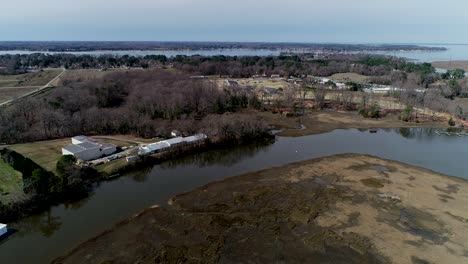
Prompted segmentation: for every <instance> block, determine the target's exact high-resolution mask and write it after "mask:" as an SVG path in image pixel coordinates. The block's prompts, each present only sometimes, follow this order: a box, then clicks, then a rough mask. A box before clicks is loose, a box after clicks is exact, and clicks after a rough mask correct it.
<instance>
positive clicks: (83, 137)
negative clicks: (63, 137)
mask: <svg viewBox="0 0 468 264" xmlns="http://www.w3.org/2000/svg"><path fill="white" fill-rule="evenodd" d="M72 138H73V139H76V140H80V141H82V140H90V138H89V137H87V136H76V137H72Z"/></svg>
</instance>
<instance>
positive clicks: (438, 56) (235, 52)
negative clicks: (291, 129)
mask: <svg viewBox="0 0 468 264" xmlns="http://www.w3.org/2000/svg"><path fill="white" fill-rule="evenodd" d="M421 45H424V46H431V47H445V48H447V49H448V50H447V51H395V52H387V51H374V52H360V53H372V54H381V55H392V56H397V57H405V58H409V59H412V60H415V61H418V62H433V61H448V60H468V45H432V44H421ZM283 51H284V52H298V53H301V52H308V51H307V50H288V49H285V50H270V49H211V50H162V51H150V50H117V51H85V52H49V51H24V50H10V51H0V55H2V54H32V53H47V54H58V53H69V54H75V55H93V56H100V55H107V54H111V55H116V56H123V55H131V56H145V55H166V56H167V57H174V56H176V55H187V56H191V55H197V54H198V55H203V56H214V55H225V56H275V55H279V54H280V53H281V52H283Z"/></svg>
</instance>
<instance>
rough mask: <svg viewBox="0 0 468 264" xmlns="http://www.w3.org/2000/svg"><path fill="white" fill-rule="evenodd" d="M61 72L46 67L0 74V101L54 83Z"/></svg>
mask: <svg viewBox="0 0 468 264" xmlns="http://www.w3.org/2000/svg"><path fill="white" fill-rule="evenodd" d="M62 73H63V71H62V70H61V69H46V70H43V71H39V72H34V73H25V74H19V75H0V103H6V102H7V101H9V100H11V99H15V98H19V97H21V96H25V95H29V94H30V93H32V92H34V91H36V90H40V89H41V88H45V86H46V85H49V86H50V85H56V84H57V81H58V79H60V78H58V77H59V76H60V75H61V74H62ZM44 90H47V89H44Z"/></svg>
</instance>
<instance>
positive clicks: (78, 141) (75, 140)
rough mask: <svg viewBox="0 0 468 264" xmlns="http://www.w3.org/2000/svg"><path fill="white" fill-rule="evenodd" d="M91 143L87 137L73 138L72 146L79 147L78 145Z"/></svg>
mask: <svg viewBox="0 0 468 264" xmlns="http://www.w3.org/2000/svg"><path fill="white" fill-rule="evenodd" d="M89 141H92V140H91V139H90V138H89V137H87V136H76V137H72V144H73V145H78V144H81V143H85V142H89Z"/></svg>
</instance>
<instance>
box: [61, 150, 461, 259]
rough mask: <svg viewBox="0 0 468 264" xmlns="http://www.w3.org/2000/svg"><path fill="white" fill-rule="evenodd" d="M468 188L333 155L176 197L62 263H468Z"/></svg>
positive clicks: (371, 160) (420, 172)
mask: <svg viewBox="0 0 468 264" xmlns="http://www.w3.org/2000/svg"><path fill="white" fill-rule="evenodd" d="M466 188H468V182H467V181H465V180H462V179H459V178H455V177H448V176H444V175H441V174H438V173H435V172H432V171H430V170H426V169H422V168H418V167H413V166H409V165H406V164H402V163H399V162H395V161H390V160H384V159H380V158H377V157H373V156H367V155H358V154H344V155H336V156H330V157H325V158H320V159H314V160H309V161H303V162H299V163H293V164H289V165H286V166H282V167H277V168H271V169H266V170H262V171H258V172H254V173H249V174H245V175H241V176H236V177H232V178H228V179H226V180H223V181H220V182H215V183H211V184H208V185H206V186H203V187H200V188H198V189H195V190H193V191H191V192H188V193H185V194H180V195H177V196H176V197H174V198H173V199H171V200H170V201H169V203H168V205H162V206H161V207H159V206H154V207H152V208H148V209H147V210H145V211H143V212H141V213H139V214H137V215H135V216H133V217H131V218H129V219H127V220H125V221H123V222H121V223H119V224H117V225H116V226H115V227H113V228H112V229H110V230H108V231H106V232H104V233H102V234H100V235H98V236H96V237H95V238H93V239H91V240H89V241H87V242H84V243H83V244H81V245H79V246H78V247H76V248H75V249H73V250H72V251H70V252H69V253H68V254H66V255H65V256H63V257H60V258H58V259H56V260H55V261H54V263H468V232H466V230H467V228H468V211H467V210H466V204H468V193H467V192H465V191H463V190H465V189H466ZM135 195H138V194H135ZM121 202H125V201H121ZM90 224H92V223H90Z"/></svg>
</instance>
